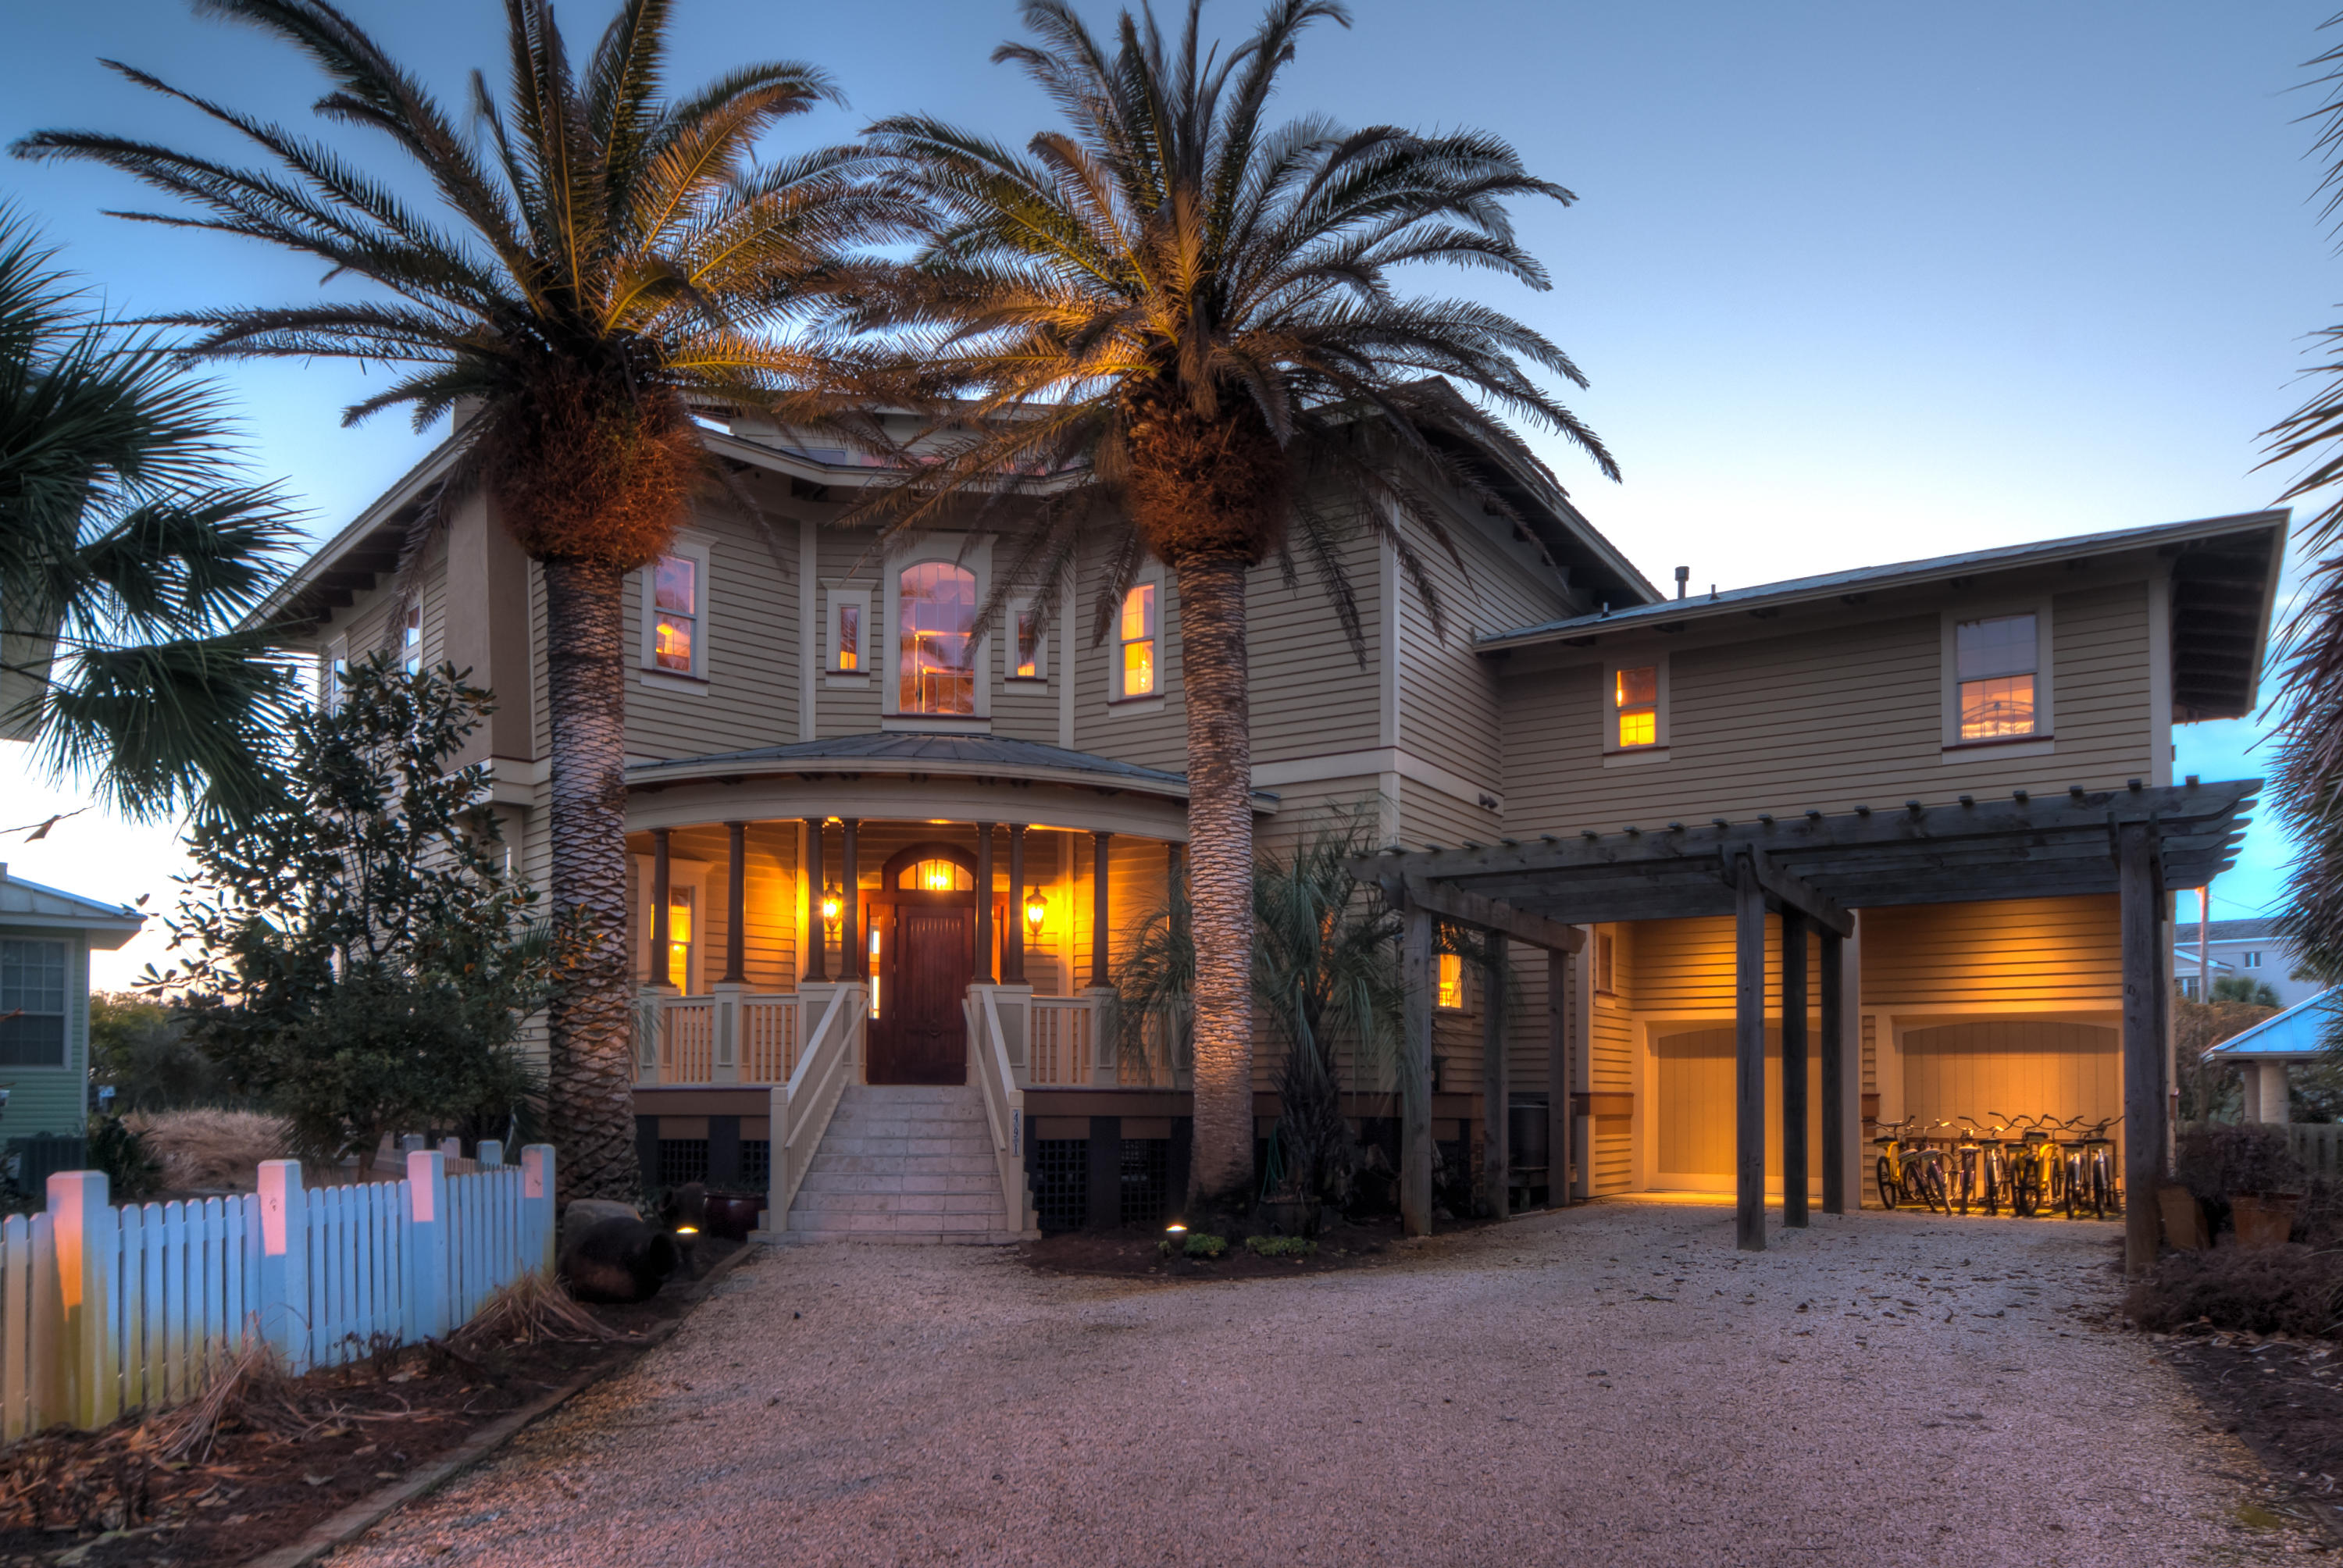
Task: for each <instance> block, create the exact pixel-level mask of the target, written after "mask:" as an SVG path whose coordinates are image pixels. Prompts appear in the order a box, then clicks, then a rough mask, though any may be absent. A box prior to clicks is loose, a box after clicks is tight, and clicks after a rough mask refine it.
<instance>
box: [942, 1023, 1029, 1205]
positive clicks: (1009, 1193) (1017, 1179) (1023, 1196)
mask: <svg viewBox="0 0 2343 1568" xmlns="http://www.w3.org/2000/svg"><path fill="white" fill-rule="evenodd" d="M1000 994H1001V993H1000V990H999V989H998V988H996V987H993V986H970V988H969V993H968V1000H966V1001H964V1002H963V1003H962V1004H961V1006H962V1007H963V1008H964V1009H965V1010H966V1011H967V1014H968V1077H969V1081H970V1082H971V1083H973V1084H975V1085H976V1086H977V1088H978V1090H979V1091H980V1093H981V1097H982V1099H983V1101H984V1118H985V1123H986V1128H987V1131H990V1133H991V1135H992V1154H993V1163H994V1166H995V1168H996V1169H997V1170H998V1171H1000V1174H1001V1206H1002V1211H1003V1212H1004V1213H1005V1214H1007V1215H1008V1217H1009V1222H1010V1228H1011V1230H1013V1231H1016V1232H1017V1233H1018V1234H1019V1235H1021V1236H1034V1235H1039V1234H1040V1233H1041V1232H1040V1231H1039V1229H1038V1228H1037V1227H1036V1225H1035V1222H1034V1218H1033V1195H1032V1193H1031V1191H1029V1190H1028V1189H1027V1188H1026V1185H1025V1136H1026V1133H1025V1091H1023V1090H1021V1089H1020V1088H1019V1087H1018V1086H1017V1070H1016V1068H1015V1067H1013V1066H1011V1063H1010V1060H1009V1042H1008V1040H1007V1039H1006V1038H1005V1037H1004V1036H1003V1035H1002V1033H1001V1007H1000Z"/></svg>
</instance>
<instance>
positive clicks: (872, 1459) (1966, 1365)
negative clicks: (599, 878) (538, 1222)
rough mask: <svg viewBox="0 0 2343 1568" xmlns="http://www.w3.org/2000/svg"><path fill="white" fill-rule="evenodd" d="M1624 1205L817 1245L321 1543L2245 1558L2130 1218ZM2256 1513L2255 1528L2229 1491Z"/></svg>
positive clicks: (613, 1555)
mask: <svg viewBox="0 0 2343 1568" xmlns="http://www.w3.org/2000/svg"><path fill="white" fill-rule="evenodd" d="M1732 1223H1733V1221H1732V1215H1731V1212H1730V1211H1728V1210H1725V1209H1722V1208H1714V1207H1708V1206H1704V1205H1703V1206H1690V1205H1684V1204H1668V1203H1655V1202H1638V1201H1609V1202H1603V1203H1597V1204H1594V1205H1591V1206H1588V1207H1584V1208H1581V1209H1576V1210H1573V1211H1568V1212H1566V1213H1561V1214H1551V1215H1539V1216H1536V1217H1534V1218H1531V1219H1526V1220H1523V1221H1515V1222H1513V1223H1512V1224H1510V1225H1507V1226H1505V1227H1503V1228H1502V1229H1497V1230H1490V1231H1479V1232H1474V1233H1470V1234H1465V1235H1462V1236H1457V1237H1453V1238H1443V1239H1439V1240H1435V1241H1430V1242H1426V1243H1420V1244H1417V1245H1415V1246H1413V1247H1411V1248H1408V1249H1406V1250H1404V1251H1403V1253H1402V1255H1401V1257H1400V1258H1399V1259H1398V1260H1396V1261H1393V1262H1392V1263H1390V1264H1388V1265H1385V1266H1383V1267H1378V1268H1372V1269H1363V1270H1358V1271H1351V1272H1342V1273H1330V1274H1323V1275H1318V1276H1314V1277H1308V1278H1300V1277H1297V1278H1295V1279H1293V1280H1292V1281H1282V1280H1280V1281H1262V1282H1247V1283H1230V1284H1220V1283H1203V1284H1182V1285H1168V1284H1155V1283H1151V1282H1131V1281H1117V1280H1098V1279H1068V1278H1051V1277H1041V1276H1037V1275H1035V1274H1033V1273H1031V1272H1030V1271H1028V1270H1027V1269H1026V1268H1025V1267H1024V1266H1023V1265H1021V1264H1020V1263H1019V1262H1018V1261H1016V1260H1015V1258H1014V1257H1013V1256H1012V1255H1011V1254H1010V1253H1008V1252H1004V1251H991V1250H981V1249H960V1248H948V1249H920V1248H885V1247H858V1246H850V1245H843V1244H840V1245H832V1246H828V1247H818V1248H805V1249H791V1250H775V1251H770V1252H767V1253H765V1254H763V1255H761V1256H759V1257H758V1258H756V1259H753V1260H750V1261H749V1262H748V1264H747V1265H746V1266H745V1267H743V1268H742V1269H740V1270H739V1271H736V1272H735V1273H734V1274H733V1275H732V1276H731V1277H730V1278H729V1279H728V1280H727V1281H725V1282H723V1284H722V1285H721V1286H719V1289H718V1292H717V1293H716V1294H715V1295H714V1296H713V1297H712V1298H711V1299H710V1300H709V1302H707V1303H706V1305H704V1306H703V1307H702V1308H701V1309H700V1310H699V1312H698V1313H697V1314H696V1316H695V1317H694V1318H693V1319H692V1320H691V1321H690V1322H688V1323H687V1324H686V1326H685V1327H684V1329H683V1331H682V1332H680V1333H679V1334H678V1335H677V1336H676V1337H675V1338H674V1339H673V1340H672V1341H670V1342H669V1344H668V1345H667V1346H665V1347H663V1348H662V1349H661V1350H659V1351H658V1352H653V1353H652V1354H651V1355H649V1356H648V1357H647V1358H646V1359H645V1360H644V1361H643V1362H640V1363H639V1365H638V1366H637V1368H636V1369H635V1370H634V1371H633V1372H630V1373H629V1374H628V1375H626V1376H624V1377H621V1378H618V1379H617V1380H614V1381H613V1382H609V1383H607V1384H605V1385H603V1386H601V1387H600V1388H598V1389H596V1390H593V1391H591V1392H588V1393H587V1394H586V1395H584V1396H582V1397H580V1398H579V1399H578V1400H577V1401H576V1402H573V1403H572V1404H571V1405H570V1406H569V1407H568V1409H567V1410H566V1411H564V1412H561V1413H560V1414H559V1415H558V1416H556V1417H555V1418H553V1419H552V1420H549V1421H548V1422H545V1423H543V1424H542V1425H540V1426H538V1428H536V1429H535V1430H534V1431H532V1432H528V1433H527V1434H525V1435H524V1436H523V1437H522V1438H520V1439H519V1440H518V1442H515V1443H514V1444H513V1445H512V1446H511V1447H510V1448H508V1450H506V1452H505V1453H504V1455H503V1456H502V1457H501V1458H500V1459H499V1460H498V1461H497V1462H494V1463H492V1464H490V1465H488V1467H486V1468H484V1469H482V1470H479V1471H477V1472H475V1473H472V1474H471V1475H470V1476H469V1477H468V1478H466V1479H465V1480H463V1481H461V1482H459V1483H456V1484H455V1485H453V1486H451V1487H449V1488H448V1489H447V1490H446V1491H444V1492H442V1493H439V1494H438V1495H437V1496H436V1497H433V1498H431V1499H428V1500H427V1501H426V1502H424V1503H420V1504H418V1505H417V1506H416V1507H414V1508H412V1509H409V1510H408V1511H407V1512H406V1513H402V1514H399V1515H397V1516H395V1517H394V1518H393V1519H391V1520H390V1521H388V1522H387V1523H385V1524H384V1525H383V1526H382V1527H381V1528H380V1529H378V1530H377V1531H376V1532H375V1533H374V1534H372V1535H371V1536H369V1537H368V1538H367V1540H366V1541H364V1542H362V1543H359V1544H358V1546H357V1547H356V1548H353V1549H351V1550H349V1551H347V1552H345V1553H341V1554H339V1555H337V1557H335V1558H334V1559H333V1561H334V1562H335V1563H337V1564H357V1563H366V1564H385V1565H387V1564H410V1563H433V1564H439V1563H513V1564H523V1563H526V1564H532V1565H534V1564H551V1563H578V1564H585V1563H594V1564H605V1563H608V1564H619V1563H626V1564H637V1563H659V1564H679V1565H686V1564H709V1565H711V1568H714V1565H719V1564H728V1565H729V1564H749V1563H934V1562H946V1561H955V1562H970V1563H1058V1564H1077V1565H1081V1568H1091V1565H1098V1564H1109V1563H1277V1564H1289V1563H1326V1564H1342V1565H1343V1568H1357V1565H1361V1564H1369V1563H1419V1564H1420V1563H1600V1564H1603V1565H1604V1568H1616V1565H1623V1564H1633V1563H1672V1564H1673V1563H1700V1564H1705V1563H1802V1564H1813V1563H1825V1564H1834V1563H1863V1564H1888V1563H1960V1564H1986V1563H2026V1564H2029V1565H2041V1564H2051V1563H2078V1564H2079V1563H2121V1564H2126V1565H2138V1568H2145V1565H2147V1564H2153V1563H2233V1562H2264V1561H2268V1560H2269V1559H2270V1558H2271V1557H2274V1556H2278V1555H2282V1554H2286V1553H2291V1552H2298V1551H2307V1550H2314V1549H2316V1548H2317V1544H2318V1543H2315V1542H2313V1541H2310V1540H2308V1539H2306V1538H2303V1537H2300V1536H2297V1535H2294V1534H2291V1533H2287V1532H2286V1531H2283V1530H2278V1531H2273V1530H2267V1529H2257V1528H2253V1527H2251V1526H2250V1525H2249V1524H2247V1523H2244V1522H2243V1521H2242V1519H2241V1516H2240V1513H2239V1505H2240V1504H2241V1503H2246V1502H2247V1500H2248V1499H2249V1497H2250V1496H2251V1494H2252V1493H2253V1491H2254V1490H2255V1489H2256V1488H2257V1486H2258V1485H2260V1484H2261V1482H2260V1474H2259V1472H2258V1469H2257V1467H2256V1465H2255V1464H2254V1462H2253V1461H2252V1460H2251V1459H2250V1458H2249V1457H2248V1456H2247V1453H2246V1452H2245V1451H2244V1450H2243V1449H2241V1448H2240V1447H2238V1446H2237V1443H2236V1442H2235V1440H2233V1439H2229V1438H2226V1437H2221V1436H2218V1435H2216V1434H2213V1433H2211V1432H2208V1430H2207V1425H2206V1422H2205V1419H2204V1417H2203V1415H2202V1413H2201V1412H2200V1410H2199V1408H2198V1407H2197V1405H2196V1403H2195V1402H2194V1401H2193V1399H2192V1397H2191V1396H2190V1395H2189V1394H2188V1393H2187V1392H2185V1391H2184V1390H2183V1389H2182V1387H2181V1386H2180V1384H2179V1382H2177V1379H2176V1377H2175V1376H2174V1374H2173V1373H2172V1372H2171V1371H2170V1369H2168V1368H2167V1367H2166V1366H2164V1365H2162V1364H2160V1362H2158V1361H2157V1354H2156V1347H2155V1346H2154V1345H2153V1344H2150V1343H2146V1342H2141V1341H2140V1340H2138V1339H2137V1338H2135V1337H2130V1336H2127V1335H2124V1334H2121V1333H2118V1332H2113V1331H2111V1330H2109V1329H2107V1328H2105V1327H2103V1326H2101V1325H2102V1324H2103V1323H2104V1322H2105V1321H2106V1320H2107V1316H2108V1314H2109V1312H2110V1310H2111V1309H2112V1307H2113V1305H2114V1302H2115V1301H2116V1296H2117V1282H2116V1281H2115V1278H2114V1276H2113V1274H2112V1271H2110V1269H2109V1267H2108V1261H2109V1259H2110V1258H2111V1257H2112V1256H2113V1252H2112V1250H2111V1247H2110V1242H2111V1241H2112V1240H2113V1239H2114V1238H2115V1237H2116V1236H2117V1227H2115V1226H2113V1225H2099V1224H2090V1223H2080V1222H2076V1223H2068V1222H2043V1221H1983V1220H1978V1221H1947V1220H1942V1219H1931V1218H1928V1217H1926V1216H1918V1217H1916V1216H1913V1215H1911V1214H1908V1213H1903V1214H1875V1213H1873V1214H1862V1215H1856V1216H1849V1217H1845V1218H1841V1219H1835V1220H1830V1219H1825V1217H1823V1216H1819V1215H1818V1216H1816V1224H1815V1228H1814V1229H1813V1230H1812V1231H1807V1232H1805V1234H1783V1233H1779V1232H1777V1233H1776V1236H1775V1245H1774V1248H1773V1250H1772V1251H1768V1252H1765V1253H1764V1254H1760V1255H1755V1256H1745V1255H1739V1254H1736V1253H1735V1252H1734V1251H1733V1250H1732ZM2243 1517H2244V1518H2246V1519H2250V1518H2258V1517H2266V1516H2264V1515H2261V1514H2260V1513H2258V1511H2257V1510H2253V1509H2250V1508H2248V1509H2247V1510H2246V1512H2245V1514H2244V1516H2243Z"/></svg>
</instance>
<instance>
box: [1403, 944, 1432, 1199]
mask: <svg viewBox="0 0 2343 1568" xmlns="http://www.w3.org/2000/svg"><path fill="white" fill-rule="evenodd" d="M1400 919H1401V925H1402V928H1403V935H1402V939H1401V945H1400V983H1401V985H1402V987H1403V990H1405V992H1406V996H1407V1004H1406V1006H1407V1017H1406V1023H1405V1028H1406V1031H1407V1032H1406V1035H1405V1037H1404V1038H1403V1040H1401V1042H1400V1052H1399V1064H1400V1065H1399V1071H1400V1086H1399V1098H1400V1141H1399V1214H1400V1228H1401V1229H1402V1231H1404V1232H1405V1233H1406V1234H1408V1235H1410V1236H1429V1235H1430V1234H1432V999H1433V972H1432V961H1433V960H1432V911H1431V910H1427V909H1425V908H1424V907H1423V905H1422V904H1419V903H1417V902H1416V901H1415V900H1413V899H1409V900H1406V901H1405V903H1404V904H1403V906H1402V913H1401V917H1400Z"/></svg>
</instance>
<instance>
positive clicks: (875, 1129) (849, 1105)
mask: <svg viewBox="0 0 2343 1568" xmlns="http://www.w3.org/2000/svg"><path fill="white" fill-rule="evenodd" d="M980 1095H981V1091H979V1090H978V1089H976V1088H975V1087H974V1086H973V1085H970V1086H968V1087H966V1088H923V1087H911V1086H906V1085H895V1084H886V1085H880V1084H868V1083H854V1084H849V1085H848V1086H847V1088H846V1090H845V1092H844V1093H842V1094H840V1096H839V1101H838V1110H837V1112H836V1113H835V1114H834V1115H832V1116H831V1118H830V1129H829V1131H827V1132H825V1133H824V1134H823V1135H822V1140H821V1147H820V1149H818V1150H816V1151H814V1157H813V1165H812V1167H811V1168H810V1169H809V1170H808V1171H807V1172H806V1179H805V1184H804V1185H803V1186H801V1187H799V1189H798V1194H797V1199H796V1201H794V1202H792V1203H791V1204H790V1205H789V1231H787V1233H786V1234H785V1236H784V1237H782V1238H781V1239H782V1240H786V1241H900V1242H928V1243H935V1242H940V1241H960V1242H986V1241H1015V1240H1016V1239H1017V1237H1016V1234H1015V1232H1013V1231H1011V1229H1010V1228H1009V1215H1008V1211H1007V1210H1006V1208H1005V1207H1004V1206H1003V1204H1002V1202H1001V1171H1000V1168H999V1166H998V1165H997V1164H996V1163H995V1162H994V1160H993V1150H992V1135H991V1132H990V1130H989V1129H988V1128H987V1127H986V1125H985V1121H984V1101H983V1100H982V1099H981V1097H980Z"/></svg>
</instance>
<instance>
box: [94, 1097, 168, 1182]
mask: <svg viewBox="0 0 2343 1568" xmlns="http://www.w3.org/2000/svg"><path fill="white" fill-rule="evenodd" d="M83 1149H84V1153H83V1158H84V1159H85V1160H87V1161H89V1168H90V1169H91V1170H93V1171H105V1172H106V1192H107V1194H108V1195H109V1196H110V1197H111V1198H112V1199H113V1201H115V1202H116V1203H135V1202H136V1201H138V1200H139V1199H141V1198H144V1197H146V1196H147V1195H148V1194H149V1193H152V1192H154V1191H156V1189H157V1188H159V1187H160V1186H161V1185H162V1183H163V1161H161V1160H160V1159H158V1158H156V1154H155V1151H153V1150H151V1149H149V1148H147V1147H146V1140H145V1139H144V1138H141V1137H140V1136H139V1135H138V1131H137V1130H136V1128H133V1127H130V1126H128V1125H126V1124H125V1123H124V1121H123V1120H122V1118H120V1117H119V1116H93V1117H91V1118H90V1119H89V1131H88V1133H87V1136H86V1141H85V1143H84V1145H83Z"/></svg>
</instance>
